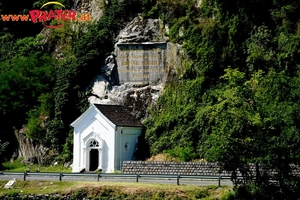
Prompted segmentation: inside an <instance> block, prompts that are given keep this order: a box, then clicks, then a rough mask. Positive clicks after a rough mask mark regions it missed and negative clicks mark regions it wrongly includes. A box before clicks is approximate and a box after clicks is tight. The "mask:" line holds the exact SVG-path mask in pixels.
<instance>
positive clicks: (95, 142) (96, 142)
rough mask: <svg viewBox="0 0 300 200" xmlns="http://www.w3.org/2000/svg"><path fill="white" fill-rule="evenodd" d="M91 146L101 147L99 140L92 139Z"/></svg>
mask: <svg viewBox="0 0 300 200" xmlns="http://www.w3.org/2000/svg"><path fill="white" fill-rule="evenodd" d="M90 147H99V142H98V141H97V140H92V141H91V142H90Z"/></svg>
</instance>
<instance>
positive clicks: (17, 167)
mask: <svg viewBox="0 0 300 200" xmlns="http://www.w3.org/2000/svg"><path fill="white" fill-rule="evenodd" d="M2 167H3V171H6V172H24V171H30V172H37V171H39V172H61V173H63V172H71V171H72V170H71V168H66V167H64V166H63V165H60V164H58V165H51V166H39V165H38V164H29V165H25V164H24V163H22V162H21V160H15V161H14V162H4V163H2Z"/></svg>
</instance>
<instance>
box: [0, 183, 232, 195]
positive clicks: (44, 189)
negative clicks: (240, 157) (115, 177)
mask: <svg viewBox="0 0 300 200" xmlns="http://www.w3.org/2000/svg"><path fill="white" fill-rule="evenodd" d="M6 183H7V181H2V180H0V198H1V197H3V196H5V195H7V194H8V195H10V196H13V195H15V194H61V195H66V194H67V195H70V196H72V197H74V198H75V197H77V198H78V197H89V198H91V199H92V198H95V197H97V198H99V197H105V198H109V197H119V198H120V199H200V198H201V199H227V198H228V197H229V195H230V190H231V188H230V187H222V188H217V187H216V186H207V187H200V186H191V185H188V186H187V185H180V186H177V185H165V184H146V183H101V182H100V183H99V182H60V181H53V182H45V181H20V180H17V181H16V184H15V185H14V188H13V189H5V188H3V187H4V185H5V184H6Z"/></svg>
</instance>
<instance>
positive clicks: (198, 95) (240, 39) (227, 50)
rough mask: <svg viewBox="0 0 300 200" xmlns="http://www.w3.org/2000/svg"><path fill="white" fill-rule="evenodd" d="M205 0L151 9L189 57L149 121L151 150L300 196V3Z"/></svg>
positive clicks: (262, 188)
mask: <svg viewBox="0 0 300 200" xmlns="http://www.w3.org/2000/svg"><path fill="white" fill-rule="evenodd" d="M200 2H201V1H200ZM197 3H199V1H192V0H190V1H180V0H177V1H169V0H158V1H157V4H156V6H155V7H153V9H152V10H151V12H148V15H150V16H160V17H161V18H162V19H163V20H164V21H165V22H168V23H169V25H170V31H169V36H170V38H171V40H173V41H176V42H179V43H182V44H183V47H184V49H185V50H186V52H187V54H188V59H186V61H185V62H183V63H182V65H181V66H180V67H178V68H177V70H176V72H174V74H173V76H171V78H170V80H169V83H168V84H167V86H166V88H165V91H164V94H163V95H162V96H161V97H160V99H159V103H158V106H157V107H155V108H153V110H152V115H153V118H152V119H150V120H148V122H147V127H148V129H147V134H146V137H147V140H148V142H149V145H150V151H151V153H152V155H154V154H156V153H158V152H161V151H165V152H169V153H172V154H173V155H178V157H180V158H181V159H182V160H191V159H195V158H205V159H206V160H208V161H213V162H219V163H220V165H221V166H222V167H223V168H224V169H225V170H230V171H232V172H233V175H234V174H235V172H237V170H240V171H241V172H242V175H243V176H244V177H245V178H246V179H244V180H245V182H244V183H246V184H248V183H252V182H254V184H255V185H254V186H253V187H244V189H245V191H250V190H251V191H252V192H253V191H256V192H258V193H259V194H260V195H261V194H264V193H267V192H270V191H277V193H276V196H277V198H278V199H285V198H286V197H285V196H284V195H287V194H288V195H293V194H295V195H297V187H298V186H299V181H298V180H297V179H295V178H294V177H293V176H292V175H291V173H290V172H291V165H290V164H291V163H293V164H299V161H300V157H299V146H300V135H299V131H300V127H299V122H298V121H299V118H300V114H299V113H300V112H299V111H300V107H299V98H300V89H299V81H300V68H299V66H300V65H299V64H300V62H299V47H300V46H299V45H300V26H299V25H300V24H299V22H300V15H299V14H298V13H299V11H300V6H299V2H297V1H294V0H289V1H281V0H275V1H268V0H263V1H235V2H230V3H229V2H228V1H223V0H203V1H202V2H201V4H200V5H199V4H198V5H197ZM179 33H180V34H179ZM178 149H179V152H181V153H178ZM182 152H187V153H182ZM249 163H254V164H255V165H256V176H257V177H256V179H255V180H254V178H253V175H254V174H253V172H251V171H250V167H249ZM270 170H275V171H276V173H275V174H271V173H269V172H270ZM233 178H234V176H233ZM269 178H273V179H275V180H277V183H278V185H277V186H278V187H279V188H280V189H279V190H276V189H275V188H276V187H277V186H274V187H273V188H272V187H271V188H270V187H269V185H270V184H271V183H270V182H269ZM241 191H242V190H240V192H241ZM241 193H243V192H241ZM254 193H255V192H254ZM255 194H256V193H255ZM255 194H253V196H252V197H253V198H256V199H262V198H267V197H266V196H259V195H258V196H255ZM251 195H252V194H251ZM289 197H291V196H289Z"/></svg>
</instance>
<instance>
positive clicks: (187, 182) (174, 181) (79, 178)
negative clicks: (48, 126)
mask: <svg viewBox="0 0 300 200" xmlns="http://www.w3.org/2000/svg"><path fill="white" fill-rule="evenodd" d="M14 178H15V179H16V180H24V176H23V175H0V180H8V181H9V180H13V179H14ZM61 179H62V181H90V182H94V181H98V180H97V177H82V176H63V177H62V178H61ZM26 180H27V181H30V180H38V181H59V176H26ZM99 182H136V178H128V177H126V178H115V177H101V178H100V179H99ZM138 182H139V183H161V184H174V185H176V184H177V179H176V178H149V177H143V178H139V179H138ZM179 184H180V185H199V186H207V185H216V186H218V180H207V179H206V180H201V179H190V178H189V179H185V178H180V179H179ZM225 185H226V186H232V182H231V181H229V180H221V186H225Z"/></svg>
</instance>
